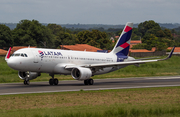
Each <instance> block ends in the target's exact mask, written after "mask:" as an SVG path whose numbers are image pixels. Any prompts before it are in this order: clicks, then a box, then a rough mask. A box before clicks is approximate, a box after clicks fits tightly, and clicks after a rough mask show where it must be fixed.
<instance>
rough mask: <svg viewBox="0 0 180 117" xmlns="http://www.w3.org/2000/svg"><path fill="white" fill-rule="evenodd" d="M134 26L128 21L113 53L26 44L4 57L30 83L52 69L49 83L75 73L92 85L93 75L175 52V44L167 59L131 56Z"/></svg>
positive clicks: (77, 76) (55, 82)
mask: <svg viewBox="0 0 180 117" xmlns="http://www.w3.org/2000/svg"><path fill="white" fill-rule="evenodd" d="M132 29H133V23H131V22H128V23H127V24H126V25H125V27H124V30H123V31H122V33H121V35H120V37H119V39H118V41H117V43H116V45H115V46H114V48H113V50H112V51H111V52H110V53H100V52H87V51H72V50H58V49H42V48H24V49H19V50H17V51H16V52H14V54H13V55H11V56H10V52H11V48H9V51H8V53H7V55H6V57H5V60H6V61H7V64H8V66H9V67H11V68H12V69H15V70H18V71H19V72H18V76H19V77H20V78H21V79H23V80H24V84H25V85H29V83H30V82H29V80H32V79H35V78H37V77H38V76H40V75H41V73H49V75H50V76H51V77H52V78H51V79H50V80H49V84H50V85H58V83H59V81H58V79H57V78H54V75H55V74H65V75H72V77H73V78H74V79H76V80H80V81H82V80H83V81H84V84H85V85H93V83H94V80H93V79H92V78H91V77H92V76H94V75H99V74H105V73H109V72H112V71H115V70H118V69H121V68H124V67H126V66H128V65H135V66H138V65H139V64H143V63H146V62H156V61H162V60H166V59H169V58H170V57H171V56H172V53H173V51H174V48H175V47H174V48H173V49H172V51H171V52H170V54H169V56H168V57H167V58H165V59H153V60H143V59H134V58H133V57H130V56H128V53H129V48H130V41H131V34H132Z"/></svg>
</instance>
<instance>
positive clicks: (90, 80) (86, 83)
mask: <svg viewBox="0 0 180 117" xmlns="http://www.w3.org/2000/svg"><path fill="white" fill-rule="evenodd" d="M93 84H94V80H93V79H87V80H84V85H93Z"/></svg>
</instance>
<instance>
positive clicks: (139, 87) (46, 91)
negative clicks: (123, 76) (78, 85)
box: [0, 84, 180, 95]
mask: <svg viewBox="0 0 180 117" xmlns="http://www.w3.org/2000/svg"><path fill="white" fill-rule="evenodd" d="M175 86H180V84H179V85H154V86H135V87H114V88H95V89H75V90H56V91H37V92H17V93H0V95H17V94H33V93H55V92H70V91H80V90H83V91H97V90H111V89H133V88H153V87H175Z"/></svg>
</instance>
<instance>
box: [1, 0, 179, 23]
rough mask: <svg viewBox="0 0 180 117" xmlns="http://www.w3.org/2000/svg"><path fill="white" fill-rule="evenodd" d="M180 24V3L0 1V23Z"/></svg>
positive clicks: (156, 0) (171, 0)
mask: <svg viewBox="0 0 180 117" xmlns="http://www.w3.org/2000/svg"><path fill="white" fill-rule="evenodd" d="M24 19H28V20H33V19H34V20H38V21H39V22H40V23H56V24H78V23H80V24H113V25H117V24H125V23H126V22H133V23H141V22H144V21H148V20H154V21H155V22H157V23H180V0H0V23H18V22H19V21H21V20H24Z"/></svg>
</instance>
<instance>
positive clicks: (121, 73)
mask: <svg viewBox="0 0 180 117" xmlns="http://www.w3.org/2000/svg"><path fill="white" fill-rule="evenodd" d="M168 75H169V76H172V75H180V57H179V56H173V57H172V58H171V59H168V60H165V61H158V62H153V63H146V64H141V65H140V67H136V66H133V65H130V66H128V67H125V68H122V69H120V70H117V71H114V72H111V73H108V74H103V75H96V76H94V77H93V78H94V79H102V78H125V77H144V76H168ZM55 77H56V78H58V79H59V80H72V79H73V78H72V77H71V76H70V75H68V76H65V75H56V76H55ZM49 79H50V76H49V75H48V74H46V73H42V75H41V76H40V77H38V78H36V79H34V80H32V81H48V80H49ZM7 82H22V80H21V79H20V78H19V77H18V71H15V70H13V69H11V68H9V67H8V66H7V64H6V62H5V60H4V57H0V83H7Z"/></svg>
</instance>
